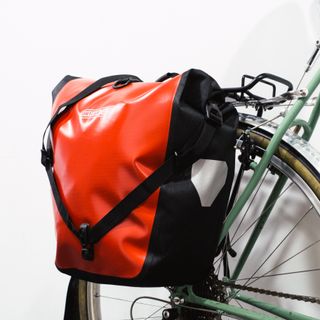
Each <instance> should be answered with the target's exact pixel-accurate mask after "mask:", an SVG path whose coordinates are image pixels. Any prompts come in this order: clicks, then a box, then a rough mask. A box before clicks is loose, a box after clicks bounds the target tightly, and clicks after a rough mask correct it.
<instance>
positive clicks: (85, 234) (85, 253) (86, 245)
mask: <svg viewBox="0 0 320 320" xmlns="http://www.w3.org/2000/svg"><path fill="white" fill-rule="evenodd" d="M89 230H90V226H89V224H88V223H82V224H81V225H80V230H79V237H80V241H81V245H82V250H81V256H82V258H83V259H84V260H87V261H92V260H93V257H94V252H93V244H92V243H90V242H89Z"/></svg>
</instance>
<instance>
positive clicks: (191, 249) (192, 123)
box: [140, 70, 238, 285]
mask: <svg viewBox="0 0 320 320" xmlns="http://www.w3.org/2000/svg"><path fill="white" fill-rule="evenodd" d="M215 90H218V91H219V86H218V84H217V83H216V82H215V81H214V80H213V79H212V78H211V77H210V76H208V75H207V74H205V73H204V72H202V71H198V70H190V71H189V72H187V73H185V74H183V76H182V79H181V82H180V85H179V88H178V90H177V93H176V97H175V100H174V106H173V112H172V119H171V125H170V132H169V140H168V147H167V156H168V155H169V154H171V153H172V152H173V151H174V150H176V149H177V148H179V146H181V145H182V144H183V143H185V141H186V139H192V138H193V134H194V132H197V130H198V127H199V126H200V125H201V122H202V121H204V120H203V119H204V114H205V107H206V103H207V101H208V99H209V97H210V96H211V95H212V92H213V91H215ZM219 102H221V101H219ZM220 109H221V111H222V112H223V109H225V110H226V111H228V113H226V114H225V119H224V121H225V123H224V125H223V126H222V127H221V128H218V129H217V131H216V133H215V138H214V139H213V140H212V143H211V145H210V147H209V148H208V150H207V152H206V153H205V154H204V155H203V156H202V157H201V158H203V159H214V160H221V161H225V162H226V163H227V165H228V176H227V181H226V184H225V186H224V187H223V188H222V190H221V191H220V193H219V195H218V196H217V198H216V199H215V201H214V202H213V204H212V206H211V207H202V206H201V203H200V199H199V196H198V193H197V191H196V189H195V187H194V186H193V184H192V182H191V168H189V169H188V170H187V171H186V172H185V173H184V174H182V175H180V176H176V177H175V178H174V180H173V181H171V182H170V183H168V184H166V185H164V186H162V187H161V190H160V195H159V201H158V208H157V212H156V217H155V222H154V226H153V231H152V235H151V240H150V245H149V250H148V256H147V259H146V261H145V264H144V267H143V270H142V272H141V274H140V277H141V279H143V282H144V283H146V284H148V285H152V284H153V285H157V284H158V285H161V284H162V283H166V284H167V285H170V284H171V285H172V284H174V285H177V284H180V285H181V284H193V283H196V282H198V281H200V280H202V279H203V278H204V277H205V276H206V275H207V273H208V271H209V269H210V267H211V266H212V264H211V263H212V261H213V258H214V255H215V252H216V247H217V243H218V238H219V234H220V231H221V227H222V222H223V220H224V217H225V211H226V205H227V202H228V197H229V193H230V189H231V184H232V180H233V174H234V148H233V147H234V144H235V138H236V135H235V128H236V127H237V119H238V116H237V112H236V110H235V108H233V109H230V105H228V104H223V105H221V106H220Z"/></svg>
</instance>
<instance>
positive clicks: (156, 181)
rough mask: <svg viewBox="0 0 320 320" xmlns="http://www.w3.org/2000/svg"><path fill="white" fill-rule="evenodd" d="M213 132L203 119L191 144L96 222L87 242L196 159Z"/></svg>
mask: <svg viewBox="0 0 320 320" xmlns="http://www.w3.org/2000/svg"><path fill="white" fill-rule="evenodd" d="M214 132H215V128H214V127H213V126H211V125H210V124H208V123H207V122H206V121H204V122H203V126H202V129H201V133H200V135H199V137H198V139H197V141H196V142H195V143H194V144H193V146H192V147H189V148H188V149H187V150H185V151H183V153H182V154H181V155H179V154H174V155H172V156H171V157H169V158H168V159H167V160H166V161H165V162H164V164H163V165H162V166H160V167H159V168H158V169H157V170H156V171H154V172H153V173H152V174H151V175H150V176H149V177H148V178H147V179H146V180H144V181H143V182H142V183H141V184H140V185H138V186H137V187H136V188H135V189H134V190H132V191H131V192H130V193H129V194H128V195H127V196H126V197H125V198H124V199H123V200H121V201H120V202H119V203H118V204H117V205H116V206H115V207H114V208H113V209H112V210H111V211H110V212H109V213H107V214H106V215H105V216H104V217H103V218H102V219H101V220H100V221H99V222H98V223H96V224H95V225H94V226H93V227H92V228H91V229H90V231H89V242H90V243H91V244H94V243H96V242H98V241H99V240H100V239H101V238H102V237H103V236H104V235H105V234H106V233H108V232H109V231H110V230H111V229H113V228H114V227H115V226H116V225H118V224H119V223H120V222H121V221H123V220H124V219H125V218H126V217H128V216H129V214H130V213H131V212H132V210H133V209H135V208H136V207H137V206H139V205H140V204H141V203H143V202H144V201H145V200H146V199H147V198H149V196H150V195H151V194H152V193H153V192H155V191H156V190H157V189H158V188H159V187H160V186H162V185H163V184H164V183H165V182H166V181H168V179H169V178H170V177H172V176H173V175H174V174H176V173H177V172H181V171H182V170H184V169H186V168H188V167H189V166H191V165H192V163H194V162H195V161H197V160H198V159H199V158H200V157H201V155H202V154H203V152H204V151H205V150H206V149H207V147H208V145H209V144H210V142H211V140H212V138H213V136H214Z"/></svg>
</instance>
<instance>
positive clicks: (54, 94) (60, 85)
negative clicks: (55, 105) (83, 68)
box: [52, 75, 79, 102]
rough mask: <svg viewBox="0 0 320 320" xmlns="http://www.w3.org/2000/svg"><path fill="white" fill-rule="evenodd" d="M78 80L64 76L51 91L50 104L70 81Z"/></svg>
mask: <svg viewBox="0 0 320 320" xmlns="http://www.w3.org/2000/svg"><path fill="white" fill-rule="evenodd" d="M74 79H79V77H73V76H69V75H67V76H65V77H64V78H63V79H62V80H61V81H60V82H59V83H58V84H57V85H56V86H55V87H54V89H53V90H52V102H54V100H55V99H56V97H57V95H58V93H59V92H60V91H61V89H62V88H63V87H64V86H65V85H66V84H67V83H68V82H69V81H71V80H74Z"/></svg>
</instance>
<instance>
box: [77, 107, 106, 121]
mask: <svg viewBox="0 0 320 320" xmlns="http://www.w3.org/2000/svg"><path fill="white" fill-rule="evenodd" d="M106 110H107V108H99V109H85V110H83V111H82V112H81V118H82V119H93V118H102V117H103V116H104V114H105V111H106Z"/></svg>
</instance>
